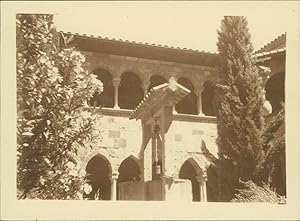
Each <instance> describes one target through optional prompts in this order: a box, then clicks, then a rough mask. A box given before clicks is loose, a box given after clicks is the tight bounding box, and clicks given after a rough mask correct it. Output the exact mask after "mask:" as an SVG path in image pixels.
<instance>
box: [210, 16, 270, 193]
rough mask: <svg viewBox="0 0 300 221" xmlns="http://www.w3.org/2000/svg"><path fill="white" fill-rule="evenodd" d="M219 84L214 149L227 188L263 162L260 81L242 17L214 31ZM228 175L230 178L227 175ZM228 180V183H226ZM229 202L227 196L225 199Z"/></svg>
mask: <svg viewBox="0 0 300 221" xmlns="http://www.w3.org/2000/svg"><path fill="white" fill-rule="evenodd" d="M217 46H218V50H219V54H220V57H221V59H220V60H221V64H220V72H221V79H222V80H221V83H220V84H218V85H217V86H216V87H217V91H216V92H217V94H218V96H217V101H216V105H217V123H218V140H217V143H218V146H219V154H220V161H221V162H222V165H223V166H222V167H220V168H221V171H220V173H223V174H224V173H225V174H226V175H224V176H223V178H225V177H227V178H226V179H227V181H226V182H227V184H228V185H227V187H228V188H229V189H231V191H229V192H230V194H231V197H232V196H233V195H232V194H233V193H234V189H236V188H237V187H238V186H239V184H238V183H239V182H238V179H241V180H243V181H247V180H250V179H253V178H254V176H255V171H256V169H257V168H256V167H257V165H258V164H260V162H261V161H262V160H263V158H264V152H263V145H262V139H261V137H262V134H263V131H264V127H263V125H264V118H263V97H262V88H261V80H260V78H259V76H258V71H257V68H256V66H255V65H254V60H253V58H252V56H251V55H252V51H253V48H252V44H251V38H250V34H249V31H248V28H247V21H246V19H245V18H244V17H239V16H226V17H224V19H223V20H222V23H221V30H220V31H218V43H217ZM228 174H231V175H230V177H228V176H227V175H228ZM228 179H229V180H228ZM229 198H230V196H229Z"/></svg>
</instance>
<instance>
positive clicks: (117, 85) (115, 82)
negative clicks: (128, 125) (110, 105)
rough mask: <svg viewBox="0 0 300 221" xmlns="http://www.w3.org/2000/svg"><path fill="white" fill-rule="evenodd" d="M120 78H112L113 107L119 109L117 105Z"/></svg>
mask: <svg viewBox="0 0 300 221" xmlns="http://www.w3.org/2000/svg"><path fill="white" fill-rule="evenodd" d="M120 81H121V79H120V78H114V79H113V80H112V83H113V86H114V94H115V95H114V109H120V107H119V84H120Z"/></svg>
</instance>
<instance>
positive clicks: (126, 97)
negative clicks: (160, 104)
mask: <svg viewBox="0 0 300 221" xmlns="http://www.w3.org/2000/svg"><path fill="white" fill-rule="evenodd" d="M92 74H95V75H96V76H97V77H98V79H100V80H101V81H102V83H103V88H104V89H103V92H102V93H101V94H99V93H95V95H94V96H93V97H92V99H91V100H90V101H89V104H90V105H91V106H98V107H99V106H100V107H106V108H115V109H130V110H132V109H135V108H136V106H137V105H138V104H139V103H140V101H141V100H142V99H143V97H144V95H145V94H147V93H148V92H149V91H150V90H151V88H153V87H155V86H158V85H161V84H164V83H167V82H168V80H167V79H165V78H164V77H162V76H160V75H152V76H151V77H150V81H149V82H142V81H141V79H140V78H139V77H138V75H137V74H135V73H133V72H125V73H123V74H122V75H121V77H120V78H114V79H113V78H112V75H111V74H110V73H109V72H108V71H106V70H104V69H97V70H95V71H93V72H92ZM178 83H179V84H181V85H182V86H184V87H186V88H187V89H189V90H190V91H191V93H190V94H189V95H187V96H186V97H185V98H184V99H182V100H181V101H180V102H179V103H178V104H177V105H176V106H175V112H177V113H179V114H191V115H200V116H215V111H214V108H213V100H214V86H213V83H212V82H211V81H209V80H208V81H206V82H204V87H203V89H202V90H200V89H196V88H194V86H193V84H192V82H191V81H190V80H189V79H187V78H184V77H181V78H179V79H178Z"/></svg>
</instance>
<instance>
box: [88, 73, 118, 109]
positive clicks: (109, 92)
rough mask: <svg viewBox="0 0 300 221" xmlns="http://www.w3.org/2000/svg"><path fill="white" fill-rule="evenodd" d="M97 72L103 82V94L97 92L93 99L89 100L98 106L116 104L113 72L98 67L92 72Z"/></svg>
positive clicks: (92, 104) (91, 103)
mask: <svg viewBox="0 0 300 221" xmlns="http://www.w3.org/2000/svg"><path fill="white" fill-rule="evenodd" d="M92 74H95V75H96V76H97V77H98V79H99V80H101V82H102V84H103V91H102V93H101V94H99V93H98V92H96V93H95V94H94V96H93V97H92V99H91V100H90V101H89V104H90V105H91V106H96V107H100V106H101V107H110V108H112V107H113V106H114V87H113V85H112V76H111V74H110V73H109V72H108V71H106V70H103V69H98V70H95V71H93V72H92Z"/></svg>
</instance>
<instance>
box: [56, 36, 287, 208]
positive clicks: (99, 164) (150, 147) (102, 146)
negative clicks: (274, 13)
mask: <svg viewBox="0 0 300 221" xmlns="http://www.w3.org/2000/svg"><path fill="white" fill-rule="evenodd" d="M62 37H63V38H62V39H72V44H73V45H74V46H76V47H77V48H78V49H79V50H80V51H81V52H82V54H84V55H85V57H86V61H87V63H86V67H85V68H86V69H87V70H88V71H89V72H91V73H94V74H95V75H97V76H98V78H99V79H100V80H101V81H102V83H103V86H104V91H103V93H101V94H100V95H99V94H95V95H94V97H93V99H91V100H90V101H89V102H88V103H89V105H91V106H96V107H97V109H98V111H99V112H100V113H101V118H100V119H99V121H100V125H101V128H100V129H101V133H100V134H99V142H98V143H97V145H94V146H93V147H92V148H91V149H88V148H87V149H82V150H80V151H79V152H78V156H79V158H80V162H78V163H79V164H80V165H81V168H82V169H83V170H85V171H86V173H87V179H88V180H89V183H90V185H91V186H92V191H91V192H90V194H87V195H86V196H85V197H87V198H90V199H94V198H95V196H96V195H97V194H96V193H98V195H99V196H100V197H99V198H100V199H102V200H186V201H202V202H206V201H216V197H217V192H216V185H217V182H216V175H215V174H214V172H213V171H212V170H210V161H209V159H207V158H206V157H205V156H204V155H203V153H202V152H201V145H205V146H206V148H207V149H208V150H209V151H210V152H211V153H212V154H213V155H215V156H216V157H217V152H218V147H217V145H216V137H217V126H216V117H215V110H214V106H213V99H214V89H213V88H214V87H213V86H214V83H215V82H217V80H218V78H219V77H218V76H219V73H218V69H217V65H218V59H219V58H218V55H217V54H214V53H208V52H201V51H196V50H189V49H186V48H173V47H168V46H162V45H150V44H147V43H137V42H129V41H123V40H116V39H108V38H101V37H94V36H86V35H80V34H71V33H62ZM256 56H257V58H258V66H259V67H260V71H261V76H262V78H263V84H264V85H266V86H265V89H266V100H267V101H269V103H270V106H271V107H272V111H273V112H274V111H275V110H276V109H277V106H278V104H279V102H280V101H279V100H284V90H283V82H284V81H283V79H284V69H285V67H284V65H285V62H284V61H285V35H282V36H280V37H279V38H277V39H275V40H274V41H272V42H271V43H270V44H268V45H266V46H265V47H264V48H262V49H261V50H260V51H258V52H257V55H256ZM277 75H278V76H277ZM278 85H279V86H278ZM274 88H275V89H274ZM278 88H280V89H281V88H282V90H281V91H280V90H278ZM274 94H275V95H274ZM278 98H279V100H278ZM270 111H271V110H270Z"/></svg>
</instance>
